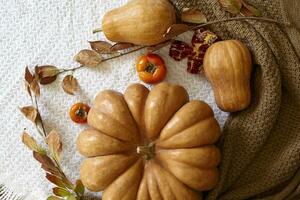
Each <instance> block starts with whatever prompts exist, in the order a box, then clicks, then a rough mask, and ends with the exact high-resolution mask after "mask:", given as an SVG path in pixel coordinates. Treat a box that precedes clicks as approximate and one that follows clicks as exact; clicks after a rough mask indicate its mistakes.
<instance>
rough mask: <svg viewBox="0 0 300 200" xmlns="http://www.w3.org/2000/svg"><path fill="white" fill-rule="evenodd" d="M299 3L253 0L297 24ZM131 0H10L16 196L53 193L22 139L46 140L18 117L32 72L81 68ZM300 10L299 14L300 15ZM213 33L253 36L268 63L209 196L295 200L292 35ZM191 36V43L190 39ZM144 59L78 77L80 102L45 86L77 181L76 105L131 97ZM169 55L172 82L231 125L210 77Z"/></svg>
mask: <svg viewBox="0 0 300 200" xmlns="http://www.w3.org/2000/svg"><path fill="white" fill-rule="evenodd" d="M175 1H176V2H177V5H178V6H179V7H181V6H184V7H186V5H187V4H191V5H192V6H197V7H199V8H200V9H201V10H203V11H204V12H205V13H206V14H207V16H208V18H209V20H214V19H221V18H226V17H229V15H228V14H227V13H225V12H224V11H223V10H222V9H221V8H220V6H219V4H218V3H217V0H206V1H200V0H199V1H193V0H191V1H179V0H174V2H175ZM296 1H297V0H295V1H285V2H286V5H287V6H286V10H287V9H289V10H290V12H289V13H287V12H284V11H283V10H284V9H283V6H282V5H281V4H280V2H279V0H268V1H259V0H248V2H251V3H253V4H255V5H256V6H257V7H259V8H260V9H261V10H263V15H264V16H267V17H271V18H274V19H277V20H278V21H282V22H286V21H287V17H290V18H291V19H293V20H294V22H296V23H297V22H298V21H299V20H300V19H299V16H298V15H299V14H298V13H299V8H300V7H299V6H298V7H295V6H293V5H291V3H292V2H294V3H295V2H296ZM125 2H126V1H125V0H118V1H107V0H85V1H83V0H76V1H75V0H51V1H38V0H18V1H17V0H9V1H4V0H0V7H1V9H0V16H1V18H0V48H1V51H0V63H1V71H0V75H1V79H0V88H1V97H0V104H1V108H2V112H1V113H2V115H1V116H0V122H1V125H2V131H1V133H0V144H1V146H0V184H1V183H4V184H5V185H6V187H7V188H8V189H9V190H11V191H14V192H15V193H17V194H19V195H24V196H26V199H28V200H45V199H46V197H47V195H48V194H49V192H50V189H51V185H50V184H49V183H48V182H47V181H46V179H45V178H44V172H42V171H41V170H40V166H39V164H38V163H37V162H36V161H34V160H33V158H32V156H31V153H30V151H28V150H27V149H26V148H25V147H24V145H23V144H22V143H21V142H20V135H21V133H22V130H23V129H24V128H27V129H28V131H29V132H30V133H31V134H32V135H34V136H35V137H36V138H39V137H38V135H37V133H36V132H35V131H34V128H33V126H31V125H30V123H29V122H28V121H26V120H24V118H23V117H22V116H21V115H20V113H19V111H18V107H19V106H23V105H28V104H29V103H30V101H29V99H28V97H27V96H26V93H25V92H24V90H23V81H22V79H23V71H24V66H25V65H30V66H31V67H33V66H34V65H36V64H53V65H58V66H63V67H70V66H75V65H76V64H75V63H74V62H73V61H72V57H73V55H74V54H75V53H76V52H78V51H79V50H80V49H82V48H87V47H88V44H87V42H86V41H87V40H94V39H99V38H101V36H100V35H92V34H91V30H92V29H94V28H96V27H99V26H100V21H101V18H102V16H103V15H104V13H105V12H106V11H108V10H110V9H112V8H114V7H118V6H120V5H122V4H123V3H125ZM187 2H188V3H187ZM184 4H185V5H184ZM296 4H297V2H296ZM298 5H299V4H298ZM297 8H298V11H297V10H295V9H297ZM291 13H294V16H293V17H291V16H289V14H291ZM297 17H298V20H297ZM212 28H213V30H214V31H216V32H217V33H218V34H219V35H220V36H222V38H223V39H226V38H237V39H241V40H243V41H244V42H245V43H246V44H247V45H248V46H249V47H250V48H251V51H252V53H253V56H254V58H255V62H256V63H258V64H259V66H257V67H256V68H255V71H254V73H253V75H254V76H253V82H254V84H253V89H252V93H253V99H254V100H253V102H252V104H251V106H250V108H249V109H247V110H246V111H243V112H241V113H237V114H234V115H232V116H231V117H230V119H229V120H228V121H227V124H226V127H225V131H224V133H223V138H222V141H221V143H220V146H221V147H222V152H223V162H222V164H221V167H220V169H221V173H222V174H221V175H222V176H221V181H220V184H219V185H218V187H217V188H216V189H215V190H213V191H212V192H211V193H210V194H209V195H208V196H207V198H208V199H216V198H218V199H234V200H236V199H246V198H254V199H268V198H269V199H274V198H275V197H274V195H276V198H277V197H278V199H287V198H288V197H286V196H291V195H290V194H291V193H293V192H294V191H297V189H296V186H297V185H298V183H299V179H300V177H299V175H298V176H294V175H295V174H296V171H297V169H298V168H299V165H300V123H299V121H300V105H299V104H300V94H299V93H300V64H299V59H298V57H297V55H296V53H295V51H294V49H293V46H292V45H291V44H290V41H289V39H288V38H287V36H286V34H285V33H284V32H283V31H282V30H280V29H279V28H278V26H276V25H273V24H265V23H260V22H230V23H227V24H222V25H221V24H219V25H216V26H212ZM288 33H289V34H290V35H291V36H292V37H291V40H292V41H293V42H294V43H295V44H298V45H299V40H298V42H297V37H298V36H299V32H297V30H296V29H289V30H288ZM183 38H184V39H185V40H186V41H188V38H190V34H186V35H184V36H183ZM141 53H142V52H138V53H134V54H132V55H129V56H126V57H123V58H120V59H116V60H114V61H111V62H108V63H104V64H103V65H102V66H101V67H99V68H97V69H83V70H80V71H77V72H75V76H76V77H77V78H78V80H79V82H80V85H81V87H82V92H81V94H80V95H77V96H75V97H71V96H68V95H66V94H65V93H63V92H62V89H61V88H60V80H58V81H56V82H55V83H54V84H53V85H50V86H46V87H43V88H42V97H41V99H40V108H41V111H42V114H43V117H44V118H45V122H46V124H47V128H48V130H49V129H50V127H51V128H55V129H57V130H58V131H59V132H60V133H61V135H62V138H63V143H64V152H63V166H64V170H65V171H66V172H67V174H68V175H69V176H70V177H71V178H72V179H75V178H77V177H78V169H79V164H80V162H81V159H82V158H81V157H80V156H79V155H78V153H77V152H76V150H75V143H74V142H75V139H76V136H77V134H78V133H79V131H80V130H81V129H83V128H84V127H83V126H77V125H75V124H73V123H72V122H71V121H70V120H69V118H68V108H69V106H71V105H72V104H73V103H75V102H77V101H86V102H90V100H92V98H93V97H94V96H95V94H96V93H97V92H98V91H99V90H103V89H107V88H111V89H116V90H119V91H124V89H125V88H126V86H127V85H128V84H129V83H131V82H137V81H138V78H137V76H136V74H135V71H134V61H135V59H136V57H137V56H138V55H139V54H141ZM160 53H161V54H162V55H163V56H164V57H165V58H166V60H167V64H168V66H169V67H168V69H169V73H168V77H167V80H168V81H172V82H176V83H179V84H181V85H183V86H184V87H186V88H187V90H188V92H189V94H190V96H191V98H194V99H195V98H196V99H202V100H205V101H206V102H208V103H209V104H210V105H211V106H212V107H213V109H214V111H215V114H216V116H217V118H218V120H219V122H220V123H221V124H223V123H224V121H225V119H226V118H227V114H226V113H223V112H220V111H219V110H218V109H217V108H216V106H215V103H214V99H213V93H212V91H211V87H210V85H209V84H208V82H207V81H206V80H205V78H204V77H203V76H197V75H190V74H188V73H186V70H185V68H186V62H185V61H183V62H180V63H179V62H175V61H173V60H171V59H169V58H168V56H167V53H168V48H164V49H162V50H161V51H160ZM282 189H284V190H283V191H282V192H281V193H279V191H281V190H282ZM298 190H300V188H298ZM278 193H279V194H278ZM294 194H295V193H294ZM296 198H297V197H296ZM7 199H9V200H11V199H12V198H7ZM298 199H299V198H298Z"/></svg>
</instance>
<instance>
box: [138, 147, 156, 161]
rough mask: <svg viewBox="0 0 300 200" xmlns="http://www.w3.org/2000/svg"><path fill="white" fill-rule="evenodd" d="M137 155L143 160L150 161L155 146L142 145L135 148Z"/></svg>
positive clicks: (153, 154)
mask: <svg viewBox="0 0 300 200" xmlns="http://www.w3.org/2000/svg"><path fill="white" fill-rule="evenodd" d="M136 152H137V154H139V155H141V156H142V157H143V158H144V159H145V160H150V159H152V158H154V156H155V145H154V144H149V145H142V146H138V147H137V148H136Z"/></svg>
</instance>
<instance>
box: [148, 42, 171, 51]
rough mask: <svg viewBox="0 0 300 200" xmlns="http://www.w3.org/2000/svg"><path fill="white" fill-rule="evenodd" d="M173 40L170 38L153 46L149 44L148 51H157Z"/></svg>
mask: <svg viewBox="0 0 300 200" xmlns="http://www.w3.org/2000/svg"><path fill="white" fill-rule="evenodd" d="M171 42H172V40H168V41H166V42H162V43H159V44H157V45H153V46H149V47H148V48H147V50H148V52H154V51H157V50H159V49H161V48H163V47H165V46H168V45H169V44H170V43H171Z"/></svg>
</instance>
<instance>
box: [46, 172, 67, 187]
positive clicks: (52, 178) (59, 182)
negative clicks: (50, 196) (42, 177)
mask: <svg viewBox="0 0 300 200" xmlns="http://www.w3.org/2000/svg"><path fill="white" fill-rule="evenodd" d="M46 178H47V179H48V181H50V182H51V183H53V184H54V185H57V186H58V187H62V188H65V187H66V186H65V184H64V182H63V181H62V179H61V178H59V177H57V176H54V175H52V174H49V173H47V174H46Z"/></svg>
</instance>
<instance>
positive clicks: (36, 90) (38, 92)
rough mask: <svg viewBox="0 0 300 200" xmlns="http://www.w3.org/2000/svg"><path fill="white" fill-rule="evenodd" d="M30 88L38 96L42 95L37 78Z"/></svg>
mask: <svg viewBox="0 0 300 200" xmlns="http://www.w3.org/2000/svg"><path fill="white" fill-rule="evenodd" d="M30 89H31V91H32V92H33V93H34V94H35V95H36V96H37V97H39V96H40V95H41V89H40V86H39V83H38V81H37V79H36V78H35V79H34V80H33V81H32V82H31V84H30Z"/></svg>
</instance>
